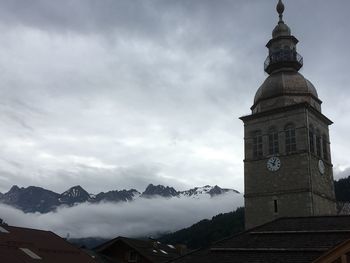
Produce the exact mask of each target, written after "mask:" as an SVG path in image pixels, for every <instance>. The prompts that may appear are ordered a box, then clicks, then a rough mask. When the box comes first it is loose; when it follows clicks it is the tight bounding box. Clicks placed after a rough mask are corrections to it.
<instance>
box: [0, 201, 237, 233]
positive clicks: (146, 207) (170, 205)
mask: <svg viewBox="0 0 350 263" xmlns="http://www.w3.org/2000/svg"><path fill="white" fill-rule="evenodd" d="M242 204H243V197H242V195H238V194H234V195H232V194H225V195H223V196H220V197H214V198H208V199H181V198H172V199H165V198H155V199H143V198H140V199H137V200H136V201H134V202H130V203H103V204H98V205H94V204H81V205H78V206H75V207H71V208H60V209H58V211H57V212H54V213H48V214H39V213H34V214H24V213H23V212H21V211H19V210H17V209H14V208H12V207H9V206H5V205H0V215H1V217H2V218H3V219H4V220H5V221H6V222H7V223H8V224H11V225H18V226H24V227H31V228H37V229H47V230H51V231H54V232H55V233H57V234H59V235H61V236H63V237H64V236H66V234H67V233H69V234H70V236H71V237H104V238H113V237H116V236H119V235H122V236H147V235H154V234H159V233H164V232H169V231H176V230H178V229H181V228H184V227H187V226H189V225H191V224H193V223H196V222H198V221H199V220H202V219H206V218H211V217H212V216H214V215H217V214H219V213H224V212H230V211H233V210H235V208H236V207H239V206H242Z"/></svg>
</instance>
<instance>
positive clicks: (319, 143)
mask: <svg viewBox="0 0 350 263" xmlns="http://www.w3.org/2000/svg"><path fill="white" fill-rule="evenodd" d="M316 154H317V156H319V157H321V135H320V133H319V131H317V132H316Z"/></svg>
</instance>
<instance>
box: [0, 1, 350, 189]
mask: <svg viewBox="0 0 350 263" xmlns="http://www.w3.org/2000/svg"><path fill="white" fill-rule="evenodd" d="M284 2H285V5H286V11H285V22H286V23H287V24H288V25H289V26H290V27H291V29H292V33H293V34H294V35H295V36H296V37H297V38H298V39H299V40H300V43H299V45H298V51H299V53H301V54H302V55H303V56H304V68H303V69H302V71H301V73H302V74H303V75H304V76H306V77H307V78H308V79H309V80H311V82H313V84H314V85H315V87H316V88H317V90H318V93H319V96H320V99H321V100H323V102H324V104H323V113H324V114H325V115H326V116H328V117H329V118H330V119H332V120H333V121H334V125H333V126H332V127H331V133H330V135H331V143H332V144H331V147H332V157H333V164H334V171H335V175H336V177H339V176H346V175H350V158H349V156H350V140H349V129H350V121H349V120H350V117H349V114H350V108H349V105H350V87H349V86H350V85H349V83H350V72H349V68H350V67H349V61H350V52H349V48H348V46H349V40H350V37H349V26H350V22H349V18H348V17H349V14H348V13H349V10H350V1H348V0H334V1H324V0H293V1H292V0H285V1H284ZM276 3H277V1H276V0H264V1H262V0H249V1H247V0H217V1H212V0H176V1H173V0H133V1H130V0H60V1H46V0H30V1H28V0H0V136H1V140H0V143H1V145H0V191H1V192H6V191H8V190H9V188H10V187H11V186H12V185H13V184H17V185H19V186H29V185H36V186H41V187H45V188H48V189H51V190H54V191H56V192H63V191H64V190H66V189H67V188H69V187H71V186H73V185H77V184H80V185H81V186H83V187H84V188H85V189H86V190H87V191H89V192H92V193H97V192H99V191H107V190H112V189H123V188H136V189H138V190H141V191H142V190H144V188H145V187H146V185H148V184H149V183H153V184H164V185H171V186H174V187H175V188H177V189H179V190H182V189H185V188H190V187H193V186H202V185H206V184H210V185H215V184H217V185H220V186H222V187H231V188H235V189H237V190H239V191H242V190H243V161H242V160H243V124H242V123H241V121H240V120H239V119H238V118H239V117H240V116H242V115H246V114H249V113H250V111H249V108H250V106H251V105H252V103H253V97H254V94H255V92H256V90H257V89H258V87H259V86H260V85H261V83H262V82H263V81H264V79H265V78H266V77H267V75H266V74H264V72H263V62H264V60H265V58H266V55H267V49H266V48H265V44H266V43H267V42H268V40H269V39H270V37H271V31H272V29H273V28H274V26H275V25H276V24H277V21H278V17H277V13H276V11H275V6H276Z"/></svg>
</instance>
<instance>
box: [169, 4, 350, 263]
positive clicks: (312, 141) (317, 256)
mask: <svg viewBox="0 0 350 263" xmlns="http://www.w3.org/2000/svg"><path fill="white" fill-rule="evenodd" d="M284 8H285V7H284V4H283V3H282V1H281V0H279V1H278V4H277V12H278V14H279V21H278V24H277V26H276V27H275V28H274V30H273V32H272V39H271V40H270V41H269V42H268V43H267V45H266V47H267V48H268V50H269V53H268V56H267V59H266V61H265V64H264V69H265V72H266V73H267V74H269V76H268V77H267V79H266V80H265V81H264V83H263V84H262V85H261V86H260V88H259V89H258V90H257V92H256V95H255V98H254V104H253V106H252V107H251V111H252V112H251V114H250V115H248V116H243V117H241V118H240V119H241V120H242V121H243V122H244V145H245V156H244V184H245V196H244V197H245V227H246V231H245V232H243V233H240V234H237V235H235V236H232V237H229V238H227V239H225V240H222V241H219V242H217V243H215V244H213V245H212V246H211V247H210V248H206V249H200V250H197V251H194V252H192V253H189V254H188V255H185V256H183V257H181V258H179V259H176V260H173V261H171V262H176V263H206V262H208V263H209V262H212V263H214V262H216V263H236V262H237V263H238V262H239V263H282V262H283V263H289V262H290V263H292V262H293V263H295V262H300V263H307V262H310V263H311V262H314V263H321V262H322V263H328V262H329V263H338V262H339V263H347V262H350V217H349V216H341V215H337V205H336V200H335V194H334V184H333V170H332V159H331V150H330V137H329V125H331V124H332V121H331V120H330V119H328V118H327V117H326V116H325V115H324V114H323V113H322V110H321V103H322V101H321V100H320V98H319V97H318V94H317V90H316V88H315V87H314V85H313V84H312V83H311V82H310V81H309V80H307V79H306V78H305V77H304V76H303V75H301V74H300V73H299V70H300V68H301V67H302V66H303V58H302V56H301V55H300V54H298V52H297V48H296V45H297V43H298V40H297V39H296V38H295V37H294V36H293V35H292V34H291V29H290V28H289V27H288V25H287V24H285V22H284V21H283V13H284ZM340 210H342V214H346V210H347V206H344V205H343V206H342V207H341V209H340Z"/></svg>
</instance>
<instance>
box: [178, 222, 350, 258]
mask: <svg viewBox="0 0 350 263" xmlns="http://www.w3.org/2000/svg"><path fill="white" fill-rule="evenodd" d="M171 262H172V263H214V262H215V263H350V216H320V217H294V218H280V219H276V220H275V221H272V222H270V223H267V224H264V225H262V226H258V227H255V228H253V229H250V230H247V231H245V232H243V233H240V234H237V235H235V236H232V237H230V238H227V239H225V240H222V241H219V242H217V243H215V244H213V245H212V246H211V247H210V248H207V249H200V250H197V251H194V252H192V253H189V254H187V255H185V256H182V257H180V258H178V259H176V260H173V261H171Z"/></svg>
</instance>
